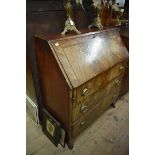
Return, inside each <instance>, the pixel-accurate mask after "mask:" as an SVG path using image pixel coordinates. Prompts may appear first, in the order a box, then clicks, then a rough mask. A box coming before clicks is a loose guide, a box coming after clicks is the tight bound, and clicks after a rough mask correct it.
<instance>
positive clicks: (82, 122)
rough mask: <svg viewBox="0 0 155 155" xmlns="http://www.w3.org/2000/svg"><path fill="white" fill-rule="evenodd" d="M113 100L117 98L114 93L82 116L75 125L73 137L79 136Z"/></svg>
mask: <svg viewBox="0 0 155 155" xmlns="http://www.w3.org/2000/svg"><path fill="white" fill-rule="evenodd" d="M113 102H115V98H113V95H109V96H107V97H105V98H104V100H102V101H100V102H99V103H98V105H97V106H96V107H94V108H93V109H92V110H91V111H90V112H89V113H88V114H87V115H85V116H83V117H81V118H80V119H79V121H78V122H77V123H75V124H74V125H73V138H75V137H77V136H78V135H79V134H80V133H81V132H82V131H83V130H85V129H86V128H87V127H89V125H91V124H92V123H93V122H94V121H95V120H96V118H97V117H99V116H100V115H101V114H102V113H103V112H104V111H105V110H106V109H108V108H109V107H110V105H111V104H112V103H113Z"/></svg>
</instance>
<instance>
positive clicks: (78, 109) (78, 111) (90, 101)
mask: <svg viewBox="0 0 155 155" xmlns="http://www.w3.org/2000/svg"><path fill="white" fill-rule="evenodd" d="M121 81H122V76H119V77H117V78H115V79H114V80H112V81H111V82H110V83H109V84H107V85H106V86H105V87H104V88H101V89H99V90H98V91H97V92H95V93H94V94H92V95H91V96H89V97H88V98H87V99H85V100H83V101H81V102H80V104H77V105H76V106H75V107H74V108H73V120H72V121H73V122H75V121H76V120H77V119H79V118H80V117H81V116H83V115H86V114H87V113H89V111H90V110H91V109H92V108H93V107H95V106H96V105H97V104H99V102H100V101H102V100H104V98H105V97H106V96H108V95H111V96H113V98H116V97H117V94H119V91H120V87H121Z"/></svg>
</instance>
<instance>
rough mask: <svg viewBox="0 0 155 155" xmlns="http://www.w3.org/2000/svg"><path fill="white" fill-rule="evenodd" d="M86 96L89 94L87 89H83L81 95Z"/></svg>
mask: <svg viewBox="0 0 155 155" xmlns="http://www.w3.org/2000/svg"><path fill="white" fill-rule="evenodd" d="M88 94H89V91H88V89H87V88H85V89H83V91H82V95H83V96H86V95H88Z"/></svg>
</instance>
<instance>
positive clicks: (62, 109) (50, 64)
mask: <svg viewBox="0 0 155 155" xmlns="http://www.w3.org/2000/svg"><path fill="white" fill-rule="evenodd" d="M35 51H36V58H37V65H38V72H39V79H40V86H41V93H42V96H43V106H44V107H45V108H46V109H47V110H48V111H49V112H50V113H51V114H52V115H53V116H54V117H55V118H56V119H57V120H58V121H59V122H60V123H62V124H63V125H64V128H65V129H66V131H67V132H69V126H70V124H69V122H70V88H69V86H68V85H67V83H66V80H65V78H64V76H63V74H62V72H61V70H60V68H59V65H58V63H57V61H56V59H55V57H54V55H53V53H52V51H51V49H50V47H49V45H48V42H47V41H45V40H41V39H39V38H35Z"/></svg>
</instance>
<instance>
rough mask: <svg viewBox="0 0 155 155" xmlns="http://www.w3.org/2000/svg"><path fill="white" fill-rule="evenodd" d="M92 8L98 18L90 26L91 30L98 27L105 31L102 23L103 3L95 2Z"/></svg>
mask: <svg viewBox="0 0 155 155" xmlns="http://www.w3.org/2000/svg"><path fill="white" fill-rule="evenodd" d="M92 7H93V9H94V12H95V13H96V17H95V18H94V20H93V22H92V24H90V25H89V26H88V28H89V29H90V28H91V27H97V28H98V29H99V30H101V29H103V25H102V23H101V12H102V4H101V1H95V0H94V1H93V4H92Z"/></svg>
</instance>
